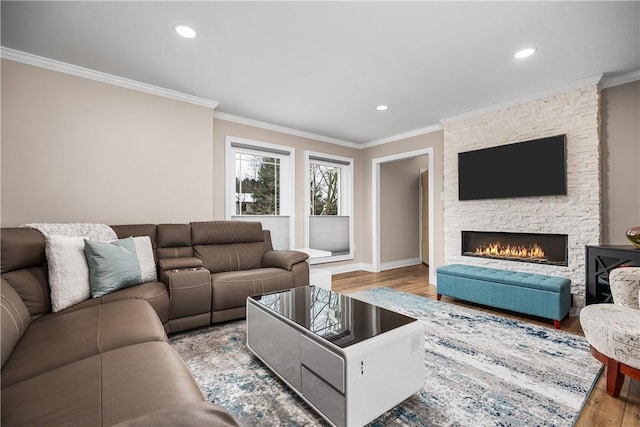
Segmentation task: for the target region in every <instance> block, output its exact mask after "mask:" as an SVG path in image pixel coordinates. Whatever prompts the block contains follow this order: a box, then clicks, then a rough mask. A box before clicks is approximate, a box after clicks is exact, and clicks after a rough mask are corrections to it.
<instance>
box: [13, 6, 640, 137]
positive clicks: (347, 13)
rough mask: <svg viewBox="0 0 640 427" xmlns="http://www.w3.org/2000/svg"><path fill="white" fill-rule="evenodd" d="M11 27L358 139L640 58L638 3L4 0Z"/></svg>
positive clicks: (50, 50)
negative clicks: (177, 28)
mask: <svg viewBox="0 0 640 427" xmlns="http://www.w3.org/2000/svg"><path fill="white" fill-rule="evenodd" d="M178 23H181V24H187V25H189V26H191V27H193V28H194V29H195V30H196V31H197V33H198V36H197V37H196V38H194V39H184V38H181V37H179V36H177V35H176V33H175V32H174V31H173V27H174V25H175V24H178ZM1 31H2V34H1V37H2V38H1V42H2V46H4V47H6V48H10V49H15V50H18V51H22V52H27V53H30V54H34V55H38V56H43V57H46V58H50V59H55V60H58V61H63V62H66V63H70V64H74V65H78V66H82V67H86V68H89V69H93V70H97V71H101V72H104V73H108V74H112V75H116V76H120V77H125V78H128V79H132V80H136V81H140V82H144V83H148V84H152V85H155V86H160V87H163V88H167V89H172V90H175V91H179V92H183V93H186V94H190V95H194V96H198V97H202V98H207V99H210V100H214V101H218V102H220V104H219V106H218V107H217V109H216V111H221V112H224V113H229V114H233V115H237V116H241V117H244V118H249V119H254V120H259V121H263V122H267V123H270V124H275V125H279V126H285V127H289V128H293V129H298V130H302V131H305V132H310V133H314V134H318V135H323V136H327V137H331V138H336V139H339V140H343V141H348V142H352V143H367V142H372V141H377V140H380V139H384V138H387V137H390V136H393V135H397V134H402V133H406V132H411V131H413V130H416V129H421V128H425V127H428V126H431V125H435V124H438V123H439V120H440V119H443V118H447V117H451V116H454V115H458V114H462V113H465V112H468V111H472V110H475V109H479V108H482V107H486V106H489V105H492V104H496V103H500V102H505V101H508V100H511V99H514V98H519V97H523V96H527V95H530V94H532V93H536V92H540V91H548V90H552V89H554V88H558V87H562V86H565V85H569V84H571V83H573V82H575V81H578V80H581V79H584V78H588V77H592V76H594V75H597V74H601V73H604V74H605V75H606V76H607V77H610V76H616V75H621V74H626V73H629V72H633V71H636V70H638V69H640V2H637V1H636V2H609V1H605V2H265V1H263V2H203V1H199V2H180V3H178V2H151V1H146V2H56V1H49V2H10V1H2V27H1ZM530 46H532V47H535V48H536V49H537V52H536V54H535V55H534V56H532V57H529V58H527V59H523V60H517V59H515V58H514V57H513V55H514V53H515V52H516V51H517V50H519V49H522V48H524V47H530ZM379 104H386V105H388V106H389V109H388V110H387V111H384V112H380V111H376V109H375V107H376V106H377V105H379Z"/></svg>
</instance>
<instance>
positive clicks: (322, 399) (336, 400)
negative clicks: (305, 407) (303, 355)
mask: <svg viewBox="0 0 640 427" xmlns="http://www.w3.org/2000/svg"><path fill="white" fill-rule="evenodd" d="M302 395H303V396H304V397H305V399H307V400H308V401H309V402H311V404H313V405H314V406H315V407H316V408H318V409H319V410H320V412H322V413H323V414H324V415H325V416H326V417H327V418H329V419H330V420H331V421H332V422H333V423H334V424H336V425H337V426H344V425H345V424H346V413H345V407H346V400H345V397H344V396H343V395H342V394H340V393H338V392H337V391H336V390H335V389H334V388H332V387H331V386H329V385H328V384H327V383H326V382H324V381H323V380H322V378H320V377H318V376H317V375H315V374H314V373H313V372H311V371H310V370H308V369H307V368H305V367H304V366H303V367H302Z"/></svg>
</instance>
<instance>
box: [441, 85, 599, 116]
mask: <svg viewBox="0 0 640 427" xmlns="http://www.w3.org/2000/svg"><path fill="white" fill-rule="evenodd" d="M603 75H604V74H597V75H595V76H591V77H587V78H585V79H581V80H576V81H574V82H571V83H569V84H566V85H562V86H557V87H554V88H551V89H547V90H543V91H540V92H534V93H531V94H529V95H524V96H521V97H518V98H513V99H510V100H508V101H504V102H499V103H497V104H491V105H487V106H486V107H482V108H478V109H477V110H471V111H467V112H466V113H462V114H457V115H455V116H451V117H445V118H444V119H440V123H442V124H443V125H448V124H450V123H454V122H458V121H460V120H465V119H470V118H472V117H478V116H482V115H484V114H487V113H493V112H495V111H499V110H504V109H506V108H510V107H514V106H516V105H520V104H524V103H525V102H530V101H536V100H539V99H543V98H548V97H550V96H553V95H557V94H559V93H562V92H567V91H570V90H575V89H582V88H584V87H587V86H594V85H598V84H599V83H600V81H601V80H602V77H603Z"/></svg>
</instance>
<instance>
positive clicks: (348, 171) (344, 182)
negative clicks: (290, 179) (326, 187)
mask: <svg viewBox="0 0 640 427" xmlns="http://www.w3.org/2000/svg"><path fill="white" fill-rule="evenodd" d="M310 157H321V158H324V159H327V160H336V161H338V162H349V164H348V165H343V164H338V166H340V167H342V172H341V173H342V176H341V178H340V192H341V194H340V195H341V199H344V200H347V201H348V203H347V205H348V206H340V215H344V216H346V215H348V216H349V253H348V254H344V255H336V256H330V257H324V258H314V259H309V264H323V263H328V262H338V261H348V260H352V259H354V250H355V238H354V235H355V233H354V228H353V224H354V221H353V210H354V209H353V208H354V198H353V196H354V194H353V193H354V190H353V189H354V181H353V178H354V173H353V159H352V158H351V157H343V156H336V155H334V154H327V153H321V152H317V151H308V150H307V151H305V152H304V160H305V162H304V196H303V197H304V214H303V218H304V221H303V222H304V227H303V228H304V230H303V233H304V239H303V241H304V246H305V247H306V248H308V247H309V216H310V215H309V210H310V209H311V193H310V188H309V181H310V179H311V174H310V169H311V159H310ZM314 162H317V161H314ZM320 163H322V162H320ZM327 164H330V163H329V162H327ZM341 205H342V203H341Z"/></svg>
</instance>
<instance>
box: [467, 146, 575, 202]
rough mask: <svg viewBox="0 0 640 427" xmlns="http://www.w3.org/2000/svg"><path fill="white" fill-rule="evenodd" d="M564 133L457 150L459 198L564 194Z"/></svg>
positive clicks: (565, 183) (565, 178)
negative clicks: (479, 148) (488, 146)
mask: <svg viewBox="0 0 640 427" xmlns="http://www.w3.org/2000/svg"><path fill="white" fill-rule="evenodd" d="M566 145H567V144H566V135H557V136H552V137H548V138H541V139H535V140H531V141H524V142H518V143H515V144H506V145H501V146H498V147H491V148H485V149H482V150H474V151H467V152H464V153H458V199H459V200H479V199H502V198H511V197H533V196H558V195H566V194H567V154H566V153H567V150H566Z"/></svg>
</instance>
